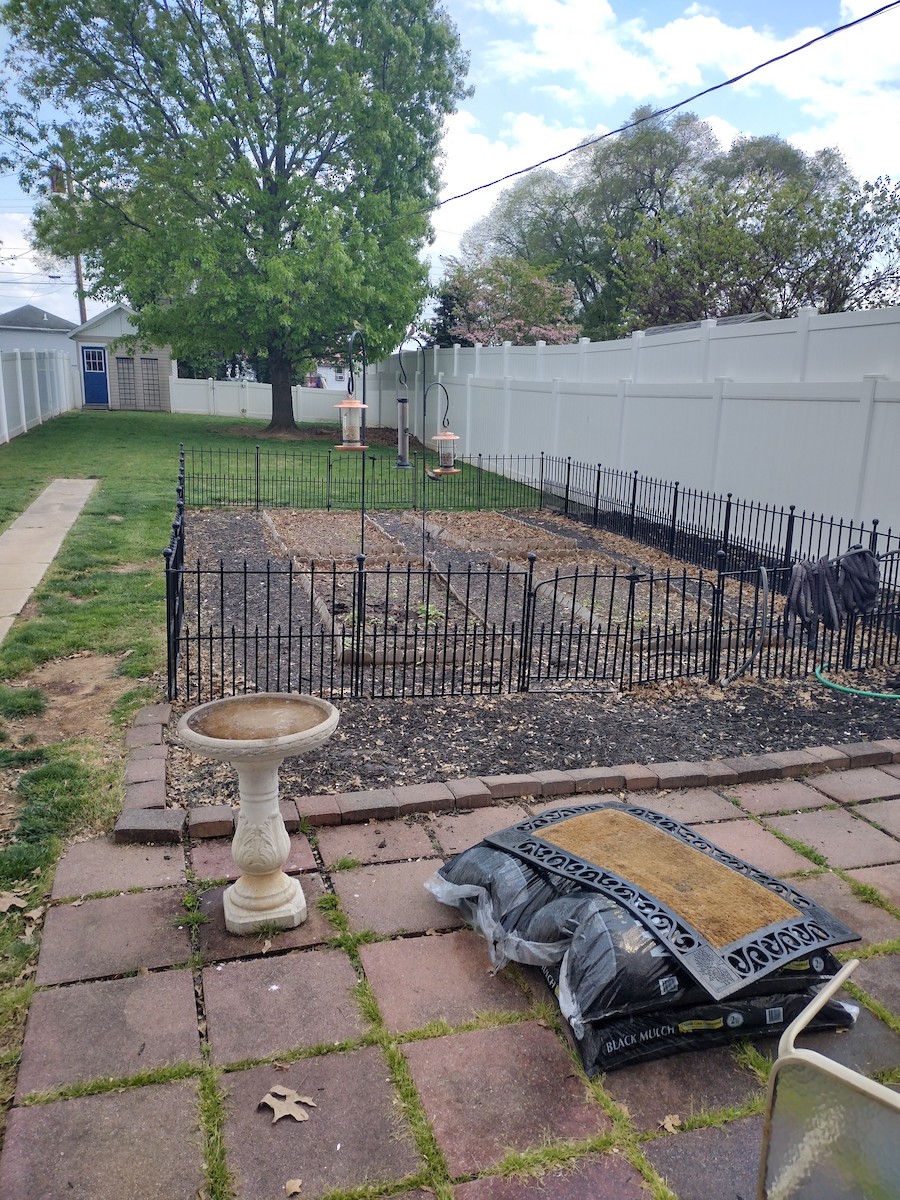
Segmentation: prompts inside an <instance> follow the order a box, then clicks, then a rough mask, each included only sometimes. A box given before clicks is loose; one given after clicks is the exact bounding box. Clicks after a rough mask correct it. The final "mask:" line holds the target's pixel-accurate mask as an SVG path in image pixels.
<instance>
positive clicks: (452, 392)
mask: <svg viewBox="0 0 900 1200" xmlns="http://www.w3.org/2000/svg"><path fill="white" fill-rule="evenodd" d="M403 365H404V367H405V369H406V374H407V376H408V378H409V381H410V383H409V388H408V389H407V391H406V393H405V394H406V395H408V396H409V410H410V411H409V418H410V425H411V427H412V431H413V433H414V434H415V435H416V436H417V437H420V438H421V436H422V424H423V422H422V399H423V387H422V384H423V370H424V382H425V384H426V385H427V386H428V392H427V398H426V405H427V412H426V420H425V425H426V427H427V428H426V430H425V432H426V436H427V438H428V439H429V440H430V439H431V438H432V437H433V436H434V434H435V433H436V432H437V431H438V430H439V427H440V424H441V420H442V418H443V415H444V410H445V406H446V397H445V395H444V392H443V390H442V389H441V388H439V387H434V386H430V385H432V384H433V383H434V382H440V383H442V384H443V385H444V387H445V388H446V390H447V395H448V396H449V400H450V404H449V413H448V419H449V423H450V426H451V428H452V430H453V432H454V433H457V434H459V436H460V441H459V442H458V443H457V445H458V449H459V453H460V454H483V455H503V456H505V455H510V454H526V455H530V454H540V453H541V452H544V453H546V454H549V455H554V456H561V457H563V458H565V457H569V456H570V457H571V458H572V459H573V460H576V461H578V462H582V463H587V464H591V465H594V466H596V465H597V464H598V463H599V464H602V465H603V467H609V468H613V469H617V470H623V471H639V472H640V473H641V475H643V476H654V477H656V478H659V479H665V480H670V481H675V480H677V481H679V482H680V484H681V485H682V487H686V488H692V489H696V490H698V491H710V492H716V493H728V492H730V493H732V494H734V495H735V496H740V497H743V498H745V499H749V498H752V499H753V500H754V501H760V502H762V503H765V504H775V505H784V506H787V505H791V504H793V505H796V506H797V509H798V511H802V510H805V511H807V512H816V513H819V514H824V515H832V514H833V515H835V516H841V517H845V518H848V519H851V520H854V521H857V522H861V521H864V522H866V523H868V522H870V521H871V520H872V518H873V517H877V518H879V520H880V523H881V527H882V529H886V528H887V527H888V526H891V527H893V529H894V530H895V531H896V530H898V529H900V482H898V480H900V308H886V309H878V310H872V311H868V312H855V313H838V314H829V315H825V316H822V315H819V314H818V313H816V312H815V311H814V310H805V311H803V312H802V313H801V314H800V316H798V317H796V318H792V319H790V320H783V321H767V322H760V323H752V324H730V325H729V324H717V323H716V321H702V322H700V324H699V326H694V327H687V326H684V327H675V328H673V329H671V330H669V331H667V332H659V333H642V332H640V333H634V334H632V335H631V337H629V338H623V339H620V340H618V341H612V342H589V341H587V340H582V341H581V342H580V343H579V344H578V345H575V346H545V345H541V344H540V343H539V344H538V345H537V346H521V347H519V346H510V345H505V346H498V347H479V346H476V347H474V348H471V349H464V348H460V347H453V348H451V349H447V350H428V351H427V352H426V354H425V355H424V356H423V355H422V354H421V353H419V352H417V351H415V350H414V348H412V347H410V348H409V349H407V350H406V351H405V352H404V355H403ZM367 382H368V389H367V390H368V403H369V420H370V422H372V423H375V424H383V425H395V424H396V397H397V395H398V386H399V366H398V360H397V356H396V355H394V356H393V357H392V358H390V359H388V360H386V361H385V362H383V363H381V364H379V366H378V367H377V368H374V369H373V371H372V372H371V373H370V376H369V379H368V381H367Z"/></svg>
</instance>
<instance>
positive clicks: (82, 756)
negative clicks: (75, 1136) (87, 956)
mask: <svg viewBox="0 0 900 1200" xmlns="http://www.w3.org/2000/svg"><path fill="white" fill-rule="evenodd" d="M40 758H41V760H42V761H41V762H40V765H38V766H34V767H32V768H31V769H30V770H23V771H22V772H21V774H19V776H18V778H17V780H16V790H17V792H18V793H19V795H20V796H21V797H22V800H23V805H22V809H21V812H20V814H19V819H18V824H17V828H16V834H15V839H14V840H10V841H9V842H8V843H7V844H6V845H4V846H2V847H0V894H2V895H3V896H4V897H5V899H6V900H7V901H8V902H9V907H8V909H7V911H6V912H5V913H4V914H2V915H0V1133H2V1130H3V1128H5V1123H6V1113H7V1111H8V1108H9V1105H10V1103H11V1102H12V1097H13V1094H14V1092H15V1081H16V1071H17V1068H18V1063H19V1056H20V1053H21V1045H22V1038H23V1036H24V1030H25V1019H26V1016H27V1013H28V1006H29V1004H30V1002H31V997H32V995H33V992H34V987H33V984H32V983H31V978H32V976H33V975H34V972H35V970H36V967H37V956H38V949H39V945H40V929H41V924H42V918H43V914H44V910H45V907H46V903H47V901H48V899H49V895H50V888H51V886H52V881H53V872H54V869H55V866H56V861H57V858H58V857H59V852H60V848H61V846H62V844H63V842H64V841H65V839H66V838H69V837H72V836H74V835H75V834H77V833H82V832H87V831H92V830H100V829H103V828H108V827H109V825H110V824H111V822H112V821H113V820H114V819H115V816H116V815H117V813H118V812H119V810H120V809H121V804H122V783H121V780H122V768H121V763H118V762H110V761H108V756H107V755H106V753H105V751H104V750H103V749H102V748H101V747H99V746H97V745H96V744H95V743H93V742H91V741H88V740H86V739H82V740H73V741H69V742H62V743H58V744H56V745H51V746H46V747H43V748H42V749H41V752H40ZM0 765H7V766H13V765H17V766H19V767H22V766H24V765H25V764H23V763H21V762H20V763H18V764H11V763H5V764H0Z"/></svg>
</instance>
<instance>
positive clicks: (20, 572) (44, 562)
mask: <svg viewBox="0 0 900 1200" xmlns="http://www.w3.org/2000/svg"><path fill="white" fill-rule="evenodd" d="M96 486H97V480H96V479H54V481H53V482H52V483H51V484H49V485H48V486H47V487H46V488H44V490H43V492H41V494H40V496H38V498H37V500H35V501H34V502H33V503H32V504H30V505H29V506H28V508H26V510H25V511H24V512H23V513H22V515H21V516H20V517H17V518H16V519H15V521H13V523H12V524H11V525H10V526H9V527H8V528H7V529H5V530H4V531H3V533H0V642H2V641H3V639H4V638H5V637H6V635H7V633H9V631H10V629H11V628H12V625H13V621H15V619H16V617H17V616H18V615H19V613H20V612H21V611H22V609H23V608H24V607H25V605H26V603H27V602H28V598H29V597H30V595H31V593H32V592H33V591H34V589H35V588H36V587H37V585H38V584H39V583H40V582H41V580H42V579H43V578H44V575H45V574H46V571H47V568H48V567H49V566H50V564H51V563H52V562H53V559H54V558H55V557H56V555H57V554H58V553H59V548H60V546H61V545H62V543H63V539H64V538H65V536H66V534H67V533H68V532H69V530H70V529H71V528H72V526H73V525H74V524H75V521H76V519H77V518H78V515H79V514H80V512H81V510H82V508H84V506H85V504H86V503H87V499H88V497H89V496H90V494H91V492H92V491H93V490H94V488H95V487H96Z"/></svg>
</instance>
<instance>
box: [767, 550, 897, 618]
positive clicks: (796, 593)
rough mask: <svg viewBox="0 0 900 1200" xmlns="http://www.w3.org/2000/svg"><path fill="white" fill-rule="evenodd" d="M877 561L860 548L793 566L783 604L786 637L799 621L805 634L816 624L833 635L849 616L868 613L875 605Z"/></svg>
mask: <svg viewBox="0 0 900 1200" xmlns="http://www.w3.org/2000/svg"><path fill="white" fill-rule="evenodd" d="M878 581H879V568H878V559H877V558H876V556H875V555H874V554H873V553H872V551H871V550H866V549H865V548H864V547H863V546H851V547H850V549H849V550H847V551H846V552H845V553H844V554H839V555H838V556H837V557H836V558H829V557H828V556H827V555H826V556H825V557H823V558H820V559H819V560H818V562H795V563H794V566H793V568H792V570H791V578H790V582H789V584H788V594H787V599H786V601H785V606H784V611H785V618H786V621H785V631H786V633H787V635H788V637H791V636H792V635H793V632H794V627H795V625H796V622H797V621H799V622H800V624H801V625H802V626H803V628H804V629H806V630H807V631H809V630H810V629H811V628H812V627H813V626H814V625H815V624H816V622H817V621H821V622H822V624H823V625H824V626H825V628H826V629H830V630H832V631H833V632H837V631H838V630H839V629H840V628H841V626H842V625H843V623H844V618H845V617H846V616H848V615H850V614H860V615H863V616H864V615H865V614H866V613H870V612H871V611H872V609H873V608H874V607H875V605H876V603H877V601H878Z"/></svg>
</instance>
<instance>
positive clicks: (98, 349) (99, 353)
mask: <svg viewBox="0 0 900 1200" xmlns="http://www.w3.org/2000/svg"><path fill="white" fill-rule="evenodd" d="M81 370H82V374H83V375H84V402H85V404H106V405H108V404H109V385H108V384H107V381H106V351H105V350H104V348H103V347H102V346H82V347H81Z"/></svg>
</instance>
